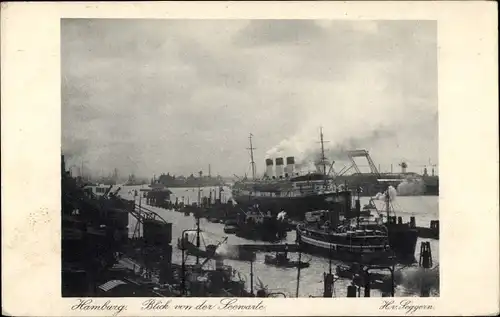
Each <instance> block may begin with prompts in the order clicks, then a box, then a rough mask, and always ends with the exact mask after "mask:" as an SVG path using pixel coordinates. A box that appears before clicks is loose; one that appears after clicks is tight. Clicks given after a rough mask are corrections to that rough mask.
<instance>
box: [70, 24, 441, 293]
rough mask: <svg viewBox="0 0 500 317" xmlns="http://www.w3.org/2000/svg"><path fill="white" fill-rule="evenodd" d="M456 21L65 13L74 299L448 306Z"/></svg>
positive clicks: (71, 265)
mask: <svg viewBox="0 0 500 317" xmlns="http://www.w3.org/2000/svg"><path fill="white" fill-rule="evenodd" d="M437 50H438V48H437V22H436V21H432V20H422V21H419V20H373V21H372V20H242V19H238V20H229V19H228V20H219V19H211V20H196V19H190V20H188V19H76V18H67V19H61V103H62V104H61V113H62V115H61V118H62V122H61V127H62V128H61V133H62V136H61V144H62V146H61V148H62V153H61V159H62V160H61V161H62V166H61V175H62V178H61V186H62V187H61V189H62V202H61V206H62V210H61V221H62V228H61V232H62V235H61V239H62V244H61V270H62V272H61V278H62V285H61V294H62V296H63V297H78V298H82V297H231V298H234V297H271V298H276V297H282V298H290V297H291V298H294V297H295V298H296V297H306V298H310V297H326V298H328V297H329V298H333V297H438V296H439V294H440V293H439V281H440V278H439V273H440V269H439V260H440V258H439V228H440V225H439V206H438V199H439V157H438V128H439V127H438V84H437V83H438V80H437V76H438V71H437V69H438V59H437Z"/></svg>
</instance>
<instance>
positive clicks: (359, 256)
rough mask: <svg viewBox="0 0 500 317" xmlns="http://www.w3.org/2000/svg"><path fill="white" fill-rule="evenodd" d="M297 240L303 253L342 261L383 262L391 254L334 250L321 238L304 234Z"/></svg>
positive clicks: (388, 258)
mask: <svg viewBox="0 0 500 317" xmlns="http://www.w3.org/2000/svg"><path fill="white" fill-rule="evenodd" d="M297 242H298V244H299V245H300V247H301V250H302V251H303V252H305V253H309V254H316V255H320V256H323V257H327V258H331V259H332V260H338V261H343V262H358V263H370V264H385V263H390V257H391V256H392V252H390V251H379V252H350V251H339V250H334V249H333V248H332V249H330V248H329V247H328V246H326V245H325V243H324V242H323V241H321V240H315V239H311V238H309V237H304V236H300V238H299V239H298V241H297Z"/></svg>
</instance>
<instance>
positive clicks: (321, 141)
mask: <svg viewBox="0 0 500 317" xmlns="http://www.w3.org/2000/svg"><path fill="white" fill-rule="evenodd" d="M319 137H320V143H321V163H322V164H323V176H324V181H325V189H326V187H327V185H328V182H327V180H326V179H327V177H326V157H325V143H326V142H328V141H325V140H323V127H320V129H319Z"/></svg>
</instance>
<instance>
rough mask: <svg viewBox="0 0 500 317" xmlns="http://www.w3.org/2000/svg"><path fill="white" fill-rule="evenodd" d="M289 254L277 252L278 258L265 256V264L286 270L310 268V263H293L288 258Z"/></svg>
mask: <svg viewBox="0 0 500 317" xmlns="http://www.w3.org/2000/svg"><path fill="white" fill-rule="evenodd" d="M287 255H288V254H287V252H277V253H276V256H272V255H267V254H266V255H265V257H264V263H265V264H268V265H274V266H277V267H284V268H299V267H300V268H301V269H304V268H308V267H309V262H304V261H292V260H290V259H289V258H288V256H287Z"/></svg>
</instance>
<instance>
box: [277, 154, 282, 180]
mask: <svg viewBox="0 0 500 317" xmlns="http://www.w3.org/2000/svg"><path fill="white" fill-rule="evenodd" d="M276 178H283V158H282V157H278V158H276Z"/></svg>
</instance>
